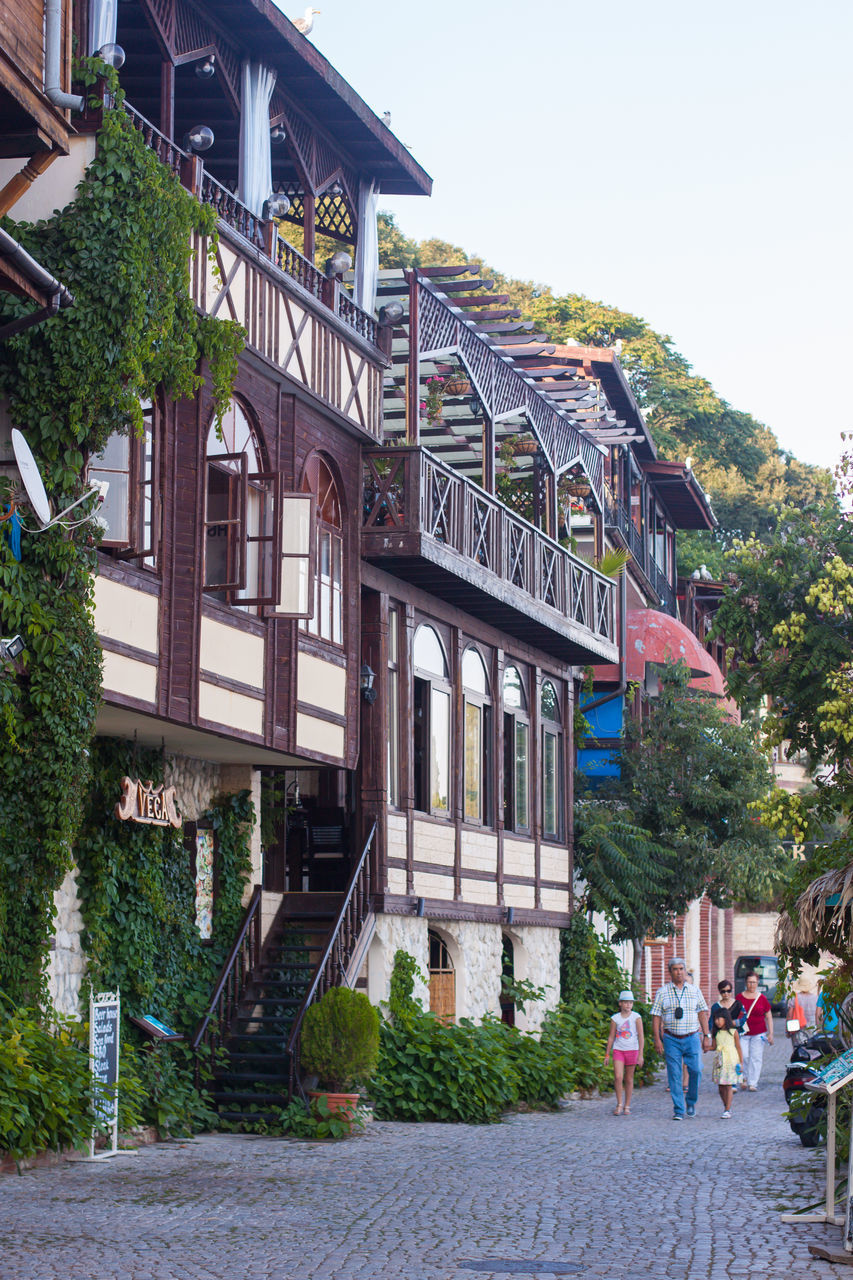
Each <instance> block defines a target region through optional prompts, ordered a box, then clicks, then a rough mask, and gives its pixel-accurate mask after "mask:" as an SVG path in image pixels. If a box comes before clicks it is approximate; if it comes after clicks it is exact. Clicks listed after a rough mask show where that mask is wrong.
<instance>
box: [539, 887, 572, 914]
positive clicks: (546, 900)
mask: <svg viewBox="0 0 853 1280" xmlns="http://www.w3.org/2000/svg"><path fill="white" fill-rule="evenodd" d="M540 896H541V898H542V910H543V911H562V912H566V911H568V909H569V891H568V889H545V888H543V889H541V890H540Z"/></svg>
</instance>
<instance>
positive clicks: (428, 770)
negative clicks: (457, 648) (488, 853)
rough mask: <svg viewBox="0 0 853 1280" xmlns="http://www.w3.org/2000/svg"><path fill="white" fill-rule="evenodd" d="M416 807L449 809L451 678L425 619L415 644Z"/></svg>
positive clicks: (437, 810) (443, 811)
mask: <svg viewBox="0 0 853 1280" xmlns="http://www.w3.org/2000/svg"><path fill="white" fill-rule="evenodd" d="M412 667H413V669H414V680H413V684H414V710H415V724H414V733H413V745H414V762H415V779H414V781H415V808H416V809H420V810H421V811H422V812H424V813H439V814H446V813H447V812H448V811H449V809H450V681H449V679H448V670H447V659H446V658H445V656H444V649H443V648H442V644H441V641H440V640H439V638H438V634H437V632H436V631H435V629H434V628H433V627H431V626H429V624H428V623H426V622H425V623H423V624H422V625H421V626H420V627H418V629H417V631H416V632H415V638H414V642H413V645H412Z"/></svg>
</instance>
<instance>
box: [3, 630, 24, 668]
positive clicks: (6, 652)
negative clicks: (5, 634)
mask: <svg viewBox="0 0 853 1280" xmlns="http://www.w3.org/2000/svg"><path fill="white" fill-rule="evenodd" d="M26 647H27V646H26V645H25V644H24V641H23V639H22V637H21V636H9V638H8V639H4V640H0V662H14V661H15V659H16V658H20V656H21V654H22V653H23V652H24V650H25V649H26Z"/></svg>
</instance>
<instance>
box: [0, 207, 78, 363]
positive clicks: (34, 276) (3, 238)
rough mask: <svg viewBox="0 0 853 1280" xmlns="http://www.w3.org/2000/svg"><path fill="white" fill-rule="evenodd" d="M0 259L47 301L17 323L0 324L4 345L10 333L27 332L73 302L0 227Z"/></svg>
mask: <svg viewBox="0 0 853 1280" xmlns="http://www.w3.org/2000/svg"><path fill="white" fill-rule="evenodd" d="M0 257H2V258H5V259H6V260H7V261H8V262H9V263H11V265H12V266H13V267H14V268H15V269H16V270H17V271H20V273H21V275H24V276H26V277H27V279H28V280H31V281H32V283H33V284H34V285H35V286H36V288H38V289H40V290H41V291H42V293H46V294H48V295H49V299H50V300H49V301H48V303H47V305H46V306H44V307H40V308H39V310H38V311H31V312H30V313H29V315H26V316H20V317H19V318H18V319H17V320H12V321H10V322H9V324H6V325H3V326H2V328H0V342H5V341H6V339H7V338H11V337H12V336H13V334H16V333H23V331H24V330H25V329H31V328H32V327H33V325H37V324H41V323H42V321H43V320H49V319H50V318H51V316H55V315H56V313H57V311H58V310H59V308H60V307H70V306H71V305H72V303H73V302H74V298H73V296H72V294H71V293H70V291H69V290H68V289H66V287H65V285H64V284H60V282H59V281H58V280H56V279H55V278H54V277H53V276H52V275H51V274H50V272H49V271H46V270H45V269H44V267H43V266H41V264H40V263H38V262H36V260H35V258H31V257H30V255H29V254H28V253H27V251H26V249H23V248H22V247H21V245H19V244H18V242H17V240H15V239H14V238H13V237H12V236H10V235H9V233H8V231H4V230H3V228H2V227H0Z"/></svg>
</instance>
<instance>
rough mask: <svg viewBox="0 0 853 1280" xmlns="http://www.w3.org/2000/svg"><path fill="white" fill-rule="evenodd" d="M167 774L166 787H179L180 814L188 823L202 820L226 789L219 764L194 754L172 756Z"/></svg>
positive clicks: (176, 789)
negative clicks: (221, 778) (196, 758)
mask: <svg viewBox="0 0 853 1280" xmlns="http://www.w3.org/2000/svg"><path fill="white" fill-rule="evenodd" d="M165 777H166V786H167V787H174V788H175V792H176V795H175V800H176V802H177V806H178V813H179V814H180V815H181V817H182V818H183V820H184V822H198V820H199V818H200V817H201V815H202V814H203V813H204V812H205V810H206V809H209V808H210V804H211V801H212V800H213V799H214V797H215V796H217V795H218V794H219V792H220V791H221V789H222V783H221V781H220V768H219V765H218V764H214V763H212V762H211V761H210V760H195V759H193V757H192V756H169V757H168V758H167V760H166V771H165ZM235 790H236V788H235Z"/></svg>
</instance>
